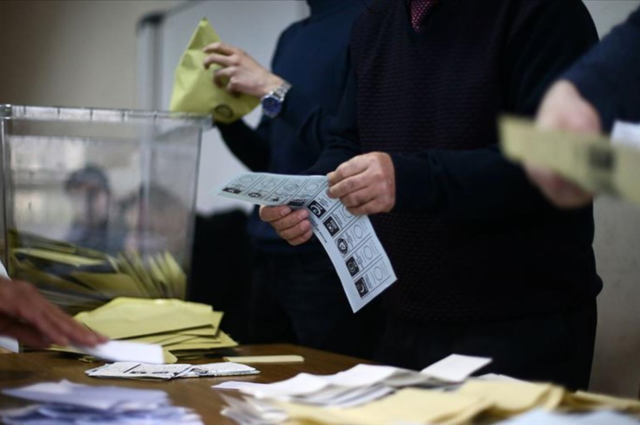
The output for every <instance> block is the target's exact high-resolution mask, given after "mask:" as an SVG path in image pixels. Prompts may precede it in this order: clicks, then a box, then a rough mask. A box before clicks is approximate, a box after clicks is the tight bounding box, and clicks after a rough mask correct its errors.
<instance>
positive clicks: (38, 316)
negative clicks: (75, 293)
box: [0, 277, 106, 348]
mask: <svg viewBox="0 0 640 425" xmlns="http://www.w3.org/2000/svg"><path fill="white" fill-rule="evenodd" d="M0 336H8V337H11V338H16V339H17V340H18V341H20V342H23V343H25V344H27V345H29V346H31V347H34V348H45V347H48V346H49V345H51V344H56V345H61V346H66V345H69V344H73V345H80V346H88V347H94V346H95V345H97V344H100V343H102V342H106V338H104V337H102V336H100V335H98V334H96V333H94V332H92V331H91V330H89V329H87V328H85V327H84V326H82V325H81V324H80V323H78V322H76V321H75V320H74V319H73V318H71V317H69V316H68V315H66V314H65V313H63V312H62V310H60V309H59V308H58V307H56V306H54V305H53V304H51V303H49V302H48V301H47V300H45V299H44V298H43V297H42V296H41V295H40V294H39V293H38V291H37V290H36V289H35V288H34V287H33V286H32V285H31V284H29V283H26V282H21V281H12V280H9V279H6V278H3V277H0Z"/></svg>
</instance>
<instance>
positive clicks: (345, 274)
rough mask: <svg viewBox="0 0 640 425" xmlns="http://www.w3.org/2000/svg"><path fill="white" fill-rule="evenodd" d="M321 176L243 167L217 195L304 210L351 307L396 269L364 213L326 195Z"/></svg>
mask: <svg viewBox="0 0 640 425" xmlns="http://www.w3.org/2000/svg"><path fill="white" fill-rule="evenodd" d="M327 189H328V181H327V178H326V177H325V176H288V175H280V174H269V173H244V174H241V175H240V176H237V177H236V178H234V179H233V180H232V181H231V182H229V183H227V184H226V185H224V186H223V187H222V188H221V189H220V190H219V191H218V193H217V194H218V195H219V196H224V197H228V198H232V199H236V200H240V201H244V202H250V203H253V204H258V205H267V206H278V205H287V206H289V207H291V208H293V209H300V208H305V209H307V210H308V211H309V213H310V214H309V220H310V222H311V226H312V230H313V233H314V235H315V236H316V237H317V238H318V240H319V241H320V243H321V244H322V246H323V247H324V249H325V251H326V252H327V254H328V255H329V258H330V259H331V262H332V263H333V266H334V267H335V269H336V272H337V273H338V277H339V278H340V281H341V282H342V286H343V289H344V291H345V294H346V295H347V299H348V300H349V304H350V305H351V308H352V310H353V311H354V312H356V311H358V310H359V309H361V308H362V307H364V306H365V305H366V304H367V303H369V302H371V300H373V299H374V298H375V297H377V296H378V295H380V294H381V293H382V292H383V291H384V290H385V289H386V288H388V287H389V286H391V285H392V284H393V283H394V282H395V281H396V275H395V272H394V270H393V267H392V265H391V261H390V260H389V257H388V256H387V254H386V252H385V250H384V248H383V247H382V244H381V243H380V241H379V240H378V237H377V236H376V233H375V230H374V229H373V226H372V225H371V221H370V220H369V217H367V216H354V215H352V214H351V213H350V212H349V211H348V210H347V208H346V207H345V206H344V205H343V204H342V203H341V202H340V200H336V199H331V198H329V197H328V196H327Z"/></svg>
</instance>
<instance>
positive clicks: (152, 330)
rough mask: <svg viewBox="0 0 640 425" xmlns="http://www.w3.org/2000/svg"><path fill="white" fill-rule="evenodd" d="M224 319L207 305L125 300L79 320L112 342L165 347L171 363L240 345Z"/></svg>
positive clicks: (165, 300)
mask: <svg viewBox="0 0 640 425" xmlns="http://www.w3.org/2000/svg"><path fill="white" fill-rule="evenodd" d="M222 316H223V313H222V312H219V311H214V310H213V308H212V307H211V306H209V305H206V304H198V303H192V302H186V301H181V300H176V299H155V300H148V299H138V298H125V297H121V298H116V299H115V300H113V301H111V302H110V303H108V304H105V305H103V306H102V307H100V308H97V309H96V310H93V311H90V312H83V313H80V314H78V315H76V316H75V318H76V320H78V321H79V322H81V323H83V324H85V325H86V326H87V327H89V328H90V329H92V330H94V331H96V332H99V333H101V334H103V335H106V336H108V337H109V338H111V339H118V340H127V341H132V342H144V343H148V344H159V345H162V347H163V348H164V349H165V351H167V352H168V353H170V354H171V355H172V356H165V359H166V360H169V361H168V362H169V363H170V362H175V358H176V357H177V358H187V357H189V358H191V357H197V356H202V355H204V354H206V352H208V351H209V350H213V349H217V348H227V347H235V346H237V345H238V344H237V343H236V342H235V341H234V340H233V339H231V337H230V336H229V335H227V334H225V333H224V332H223V331H222V330H221V329H220V322H221V321H222ZM173 356H175V357H173Z"/></svg>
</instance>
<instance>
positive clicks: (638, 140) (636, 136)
mask: <svg viewBox="0 0 640 425" xmlns="http://www.w3.org/2000/svg"><path fill="white" fill-rule="evenodd" d="M611 141H612V142H613V143H614V144H618V145H627V146H631V147H634V148H638V149H640V123H631V122H624V121H616V122H615V123H614V124H613V130H612V131H611Z"/></svg>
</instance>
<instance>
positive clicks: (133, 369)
mask: <svg viewBox="0 0 640 425" xmlns="http://www.w3.org/2000/svg"><path fill="white" fill-rule="evenodd" d="M85 373H86V374H87V375H88V376H91V377H93V378H121V379H151V380H155V379H160V380H170V379H177V378H211V377H221V376H243V375H257V374H258V373H260V371H259V370H258V369H256V368H253V367H251V366H247V365H243V364H238V363H231V362H219V363H209V364H199V365H190V364H167V365H153V364H144V363H138V362H118V363H112V364H107V365H104V366H101V367H97V368H95V369H90V370H87V371H85Z"/></svg>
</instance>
